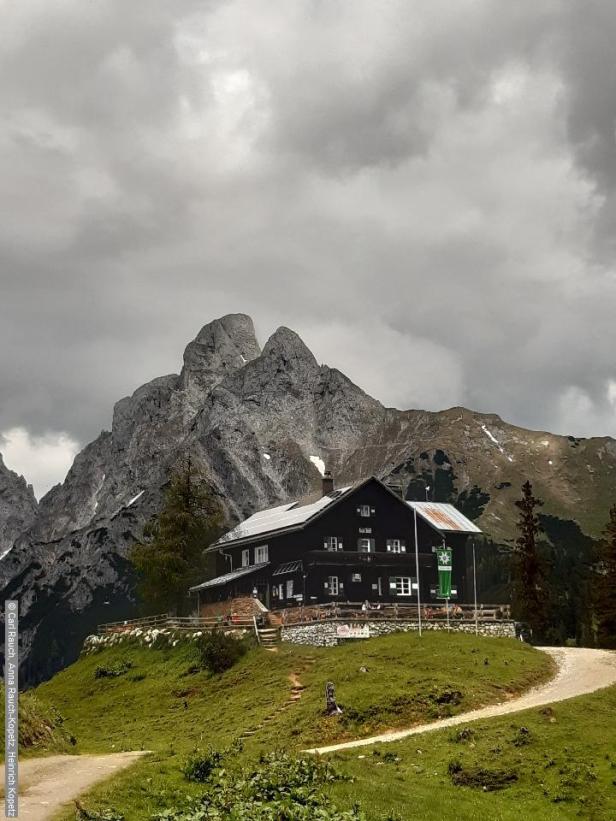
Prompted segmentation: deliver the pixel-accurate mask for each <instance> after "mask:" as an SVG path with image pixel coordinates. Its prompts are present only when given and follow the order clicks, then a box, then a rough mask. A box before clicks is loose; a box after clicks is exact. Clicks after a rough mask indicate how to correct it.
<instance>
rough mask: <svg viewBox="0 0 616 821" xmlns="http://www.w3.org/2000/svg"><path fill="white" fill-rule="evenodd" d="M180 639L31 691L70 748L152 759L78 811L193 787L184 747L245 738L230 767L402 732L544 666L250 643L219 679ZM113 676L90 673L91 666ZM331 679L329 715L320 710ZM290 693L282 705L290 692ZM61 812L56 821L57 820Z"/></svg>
mask: <svg viewBox="0 0 616 821" xmlns="http://www.w3.org/2000/svg"><path fill="white" fill-rule="evenodd" d="M196 660H197V653H196V649H195V647H194V646H192V645H190V644H184V645H178V646H177V647H174V648H167V649H147V648H142V647H138V646H123V647H114V648H108V649H105V650H102V651H100V652H98V653H95V654H92V655H89V656H85V657H82V658H81V659H80V660H79V661H78V662H77V663H75V664H74V665H72V666H71V667H69V668H67V669H66V670H64V671H62V672H61V673H59V674H58V675H57V676H55V677H54V678H53V679H52V680H51V681H49V682H47V683H45V684H43V685H41V686H40V687H39V688H38V690H37V693H38V694H39V695H40V697H42V698H44V699H46V700H47V701H49V702H50V703H52V704H54V705H55V707H56V708H57V709H58V710H59V711H60V712H61V713H62V715H64V716H65V717H66V721H67V725H68V726H69V727H70V730H71V732H72V733H73V734H74V735H75V736H76V738H77V745H78V750H79V752H112V751H119V750H129V749H147V750H152V751H153V752H154V754H153V756H151V757H150V758H148V759H147V760H144V761H142V762H140V763H139V764H137V765H136V766H135V767H134V768H132V769H131V770H130V771H127V772H126V773H124V774H123V775H121V776H120V777H118V778H115V779H114V780H113V781H112V782H110V783H109V784H108V785H106V786H101V787H99V788H98V789H96V790H95V791H94V792H93V794H92V796H91V797H90V798H89V800H88V806H93V807H96V806H99V807H106V806H110V805H111V806H114V807H116V808H118V809H120V810H122V811H123V812H124V813H125V815H126V817H127V819H131V821H132V819H146V818H149V817H150V816H151V814H152V813H153V812H155V811H160V810H161V809H162V808H164V807H166V806H169V804H170V803H173V801H174V800H175V799H174V798H173V796H174V795H177V791H178V790H180V791H181V794H182V795H184V794H189V793H191V792H193V793H196V792H199V789H200V788H199V787H198V786H197V785H192V784H190V783H189V782H187V781H185V779H184V777H183V776H182V774H181V767H182V764H183V762H184V761H185V760H186V757H187V756H188V755H189V754H190V753H191V752H192V751H193V750H195V749H196V748H198V749H201V750H205V749H207V748H208V747H210V746H211V747H214V748H216V749H218V750H221V749H225V748H228V747H230V746H231V745H232V744H233V743H234V742H235V741H236V740H237V739H238V737H239V736H240V735H242V734H243V733H244V732H246V731H249V732H251V731H255V733H254V735H250V736H248V737H247V738H246V739H245V741H244V743H243V749H242V750H241V752H239V753H237V754H236V755H235V759H236V761H237V763H238V764H241V763H247V762H250V761H256V760H257V759H258V757H259V755H260V754H261V753H264V752H268V751H270V750H272V749H285V750H287V751H298V750H300V749H302V748H303V747H306V746H309V745H315V744H319V743H325V742H327V741H331V740H338V739H344V738H350V737H357V736H362V735H370V734H372V733H373V732H375V731H378V730H382V729H387V728H393V727H401V726H408V725H409V724H412V723H415V722H425V721H430V720H433V719H436V718H438V717H441V716H445V715H450V714H455V713H457V712H462V711H465V710H468V709H471V708H473V707H476V706H478V705H480V704H485V703H488V702H492V701H497V700H501V699H502V698H503V697H505V696H506V695H507V694H512V693H515V692H518V691H520V690H522V689H525V688H526V687H528V686H530V685H532V684H534V683H537V682H538V681H540V680H542V679H545V678H546V677H548V676H549V675H550V673H551V670H552V664H551V661H550V660H549V659H548V658H547V657H546V656H544V655H543V654H541V653H539V652H538V651H536V650H534V649H533V648H531V647H528V646H526V645H523V644H521V643H519V642H514V641H511V640H510V639H502V640H498V639H482V638H475V637H473V636H465V635H446V634H437V633H434V634H427V635H425V636H424V637H423V638H422V639H419V638H418V637H417V636H415V635H411V634H398V635H392V636H388V637H384V638H381V639H372V640H370V641H366V642H358V643H355V644H347V645H344V646H341V647H337V648H329V649H321V648H302V647H295V646H291V645H283V646H281V647H280V648H279V651H278V652H277V653H268V652H267V651H265V650H263V649H261V648H255V649H253V650H251V651H249V653H248V654H247V655H246V656H245V657H244V658H242V659H241V660H240V662H239V663H238V664H237V665H236V666H235V667H234V668H232V669H231V670H229V671H227V672H226V673H224V674H222V675H220V676H212V675H210V674H208V673H207V672H199V671H195V663H196ZM101 667H103V668H105V669H108V670H113V671H120V670H122V671H123V672H122V673H121V674H120V675H115V676H111V677H97V674H96V670H97V668H101ZM328 680H332V681H334V683H335V685H336V694H337V699H338V701H339V703H340V704H341V705H342V706H343V707H344V713H343V715H342V716H341V717H334V718H326V717H325V716H324V715H323V708H324V689H325V683H326V681H328ZM300 684H301V686H303V687H304V689H303V690H302V691H301V698H300V699H299V700H298V701H296V702H294V703H290V704H289V703H288V702H289V696H290V694H291V692H292V690H293V688H294V687H297V686H298V685H300ZM68 817H70V816H69V815H67V818H68Z"/></svg>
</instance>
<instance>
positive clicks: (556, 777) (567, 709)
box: [328, 687, 616, 821]
mask: <svg viewBox="0 0 616 821" xmlns="http://www.w3.org/2000/svg"><path fill="white" fill-rule="evenodd" d="M464 727H468V728H470V730H471V733H470V734H469V735H468V737H466V738H460V736H459V733H460V730H462V729H464ZM522 728H523V729H522ZM526 731H528V732H526ZM464 735H466V733H465V734H464ZM329 758H330V760H331V761H332V762H334V763H335V765H336V767H337V769H339V770H341V771H342V772H343V773H345V774H347V775H349V776H351V777H352V778H353V781H352V782H339V783H337V784H336V785H333V786H332V787H330V788H329V789H328V793H329V794H330V796H331V797H332V798H333V800H334V801H335V803H336V804H337V805H338V806H345V805H346V806H350V805H351V804H352V803H353V802H354V801H359V802H360V804H361V805H362V807H363V808H364V809H365V810H366V815H367V817H368V819H369V821H373V819H381V818H383V816H384V814H386V813H391V814H392V815H393V817H396V816H399V817H400V818H402V819H407V818H408V819H411V818H421V819H422V821H442V820H443V819H449V818H451V819H456V821H466V819H468V820H469V821H471V819H472V821H476V820H477V819H490V821H521V820H522V819H531V818H532V819H533V821H556V819H558V821H561V819H569V818H570V819H580V818H581V819H587V820H588V821H613V819H614V818H616V687H612V688H609V689H608V690H603V691H600V692H598V693H595V694H592V695H590V696H582V697H580V698H576V699H572V700H570V701H566V702H563V703H561V704H556V705H554V706H552V707H548V708H538V709H534V710H528V711H525V712H523V713H518V714H515V715H511V716H508V717H502V718H498V719H491V720H489V721H482V722H476V723H472V724H469V725H463V726H461V727H456V728H452V729H450V730H439V731H437V732H434V733H429V734H427V735H424V736H416V737H414V738H409V739H407V740H405V741H402V742H395V743H391V744H382V745H377V746H375V747H365V748H358V749H355V750H353V751H348V752H345V753H337V754H335V755H332V756H330V757H329ZM450 762H459V763H460V764H461V765H462V767H463V770H464V771H466V772H469V771H470V772H472V771H473V768H483V769H488V770H492V771H493V770H500V771H502V772H505V773H514V774H515V775H516V776H517V779H518V780H517V781H516V782H514V783H513V784H512V785H511V786H508V787H507V788H505V789H503V790H500V791H498V792H484V791H483V789H482V788H481V787H480V786H479V787H468V786H455V785H454V783H453V781H452V778H451V776H450V774H449V764H450Z"/></svg>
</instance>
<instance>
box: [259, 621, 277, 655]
mask: <svg viewBox="0 0 616 821" xmlns="http://www.w3.org/2000/svg"><path fill="white" fill-rule="evenodd" d="M257 640H258V642H259V644H260V645H261V646H262V647H265V649H266V650H274V651H275V650H276V645H277V644H278V642H279V641H280V627H271V626H268V627H257Z"/></svg>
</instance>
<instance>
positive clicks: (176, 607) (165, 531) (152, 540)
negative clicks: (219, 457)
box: [130, 458, 223, 613]
mask: <svg viewBox="0 0 616 821" xmlns="http://www.w3.org/2000/svg"><path fill="white" fill-rule="evenodd" d="M222 525H223V514H222V509H221V506H220V504H219V502H218V500H217V499H216V498H215V496H214V494H213V493H212V490H211V489H210V488H209V487H208V486H207V484H206V483H205V482H204V481H203V479H202V478H200V477H199V476H198V475H197V474H196V471H195V469H194V466H193V464H192V461H191V459H190V458H188V459H187V460H186V461H185V463H184V464H183V465H181V466H180V468H179V469H178V470H177V471H176V472H175V473H174V474H173V475H172V476H171V479H170V482H169V485H168V487H167V490H166V492H165V502H164V507H163V509H162V510H161V512H160V513H159V514H158V516H155V517H154V518H153V519H151V520H150V521H149V522H148V523H147V524H146V526H145V527H144V530H143V538H142V540H141V541H140V542H138V543H137V544H135V546H134V547H133V549H132V551H131V554H130V559H131V562H132V564H133V566H134V567H135V569H136V571H137V574H138V578H139V584H138V592H139V594H140V598H141V600H142V603H143V605H144V606H145V609H146V610H147V611H148V612H158V613H160V612H163V611H176V612H177V613H181V612H183V610H184V609H185V607H186V605H187V602H188V601H189V599H188V589H189V587H190V586H191V585H193V584H197V583H199V582H201V581H204V579H205V578H206V577H207V575H212V573H211V570H208V562H207V560H206V558H205V557H204V555H203V551H204V549H205V548H206V547H208V546H209V545H210V544H211V543H212V542H213V541H215V540H216V539H217V538H218V536H220V534H221V532H222Z"/></svg>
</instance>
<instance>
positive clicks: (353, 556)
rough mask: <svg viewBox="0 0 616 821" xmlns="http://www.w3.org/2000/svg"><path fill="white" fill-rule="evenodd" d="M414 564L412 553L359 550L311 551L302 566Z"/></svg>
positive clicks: (423, 555)
mask: <svg viewBox="0 0 616 821" xmlns="http://www.w3.org/2000/svg"><path fill="white" fill-rule="evenodd" d="M419 555H420V559H424V561H425V559H426V557H429V558H430V561H433V557H432V554H428V553H425V554H421V553H420V554H419ZM414 562H415V554H414V553H387V552H385V551H384V550H378V551H375V552H374V553H362V552H361V551H359V550H311V551H310V552H309V553H307V554H306V556H305V557H304V564H308V565H310V564H327V565H351V564H355V565H358V564H374V565H382V566H390V565H394V566H396V565H398V566H399V565H403V564H411V563H414Z"/></svg>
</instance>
